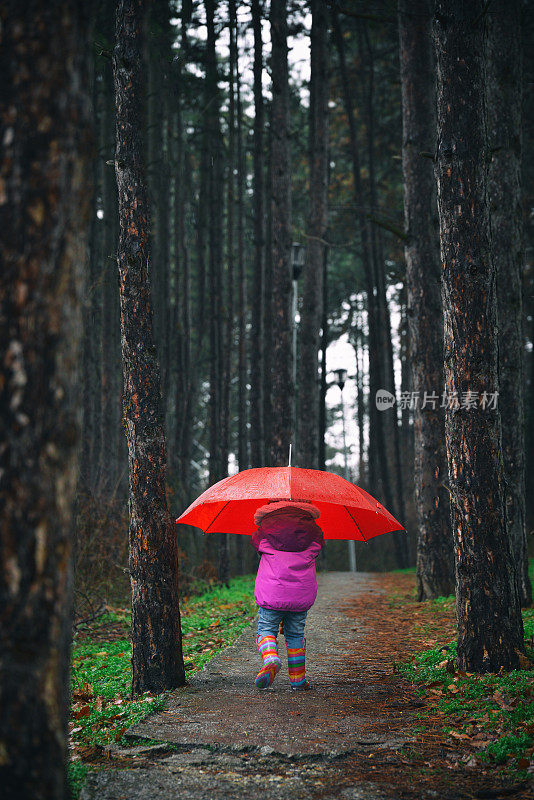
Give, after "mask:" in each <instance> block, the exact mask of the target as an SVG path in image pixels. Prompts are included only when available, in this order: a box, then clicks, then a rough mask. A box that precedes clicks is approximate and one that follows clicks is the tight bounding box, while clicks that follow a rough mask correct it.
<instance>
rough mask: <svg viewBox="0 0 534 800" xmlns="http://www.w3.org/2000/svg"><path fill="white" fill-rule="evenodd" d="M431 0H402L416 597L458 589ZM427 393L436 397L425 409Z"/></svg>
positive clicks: (400, 20) (403, 150)
mask: <svg viewBox="0 0 534 800" xmlns="http://www.w3.org/2000/svg"><path fill="white" fill-rule="evenodd" d="M430 34H431V17H430V5H429V0H400V2H399V35H400V69H401V84H402V118H403V141H402V169H403V175H404V219H405V228H406V236H407V240H406V244H405V248H404V253H405V257H406V282H407V290H408V298H407V302H408V308H407V318H408V324H409V326H410V361H411V366H412V381H413V391H414V392H416V393H417V395H416V396H417V397H419V402H418V403H416V406H415V409H414V437H415V441H414V446H415V451H414V478H415V505H416V512H417V599H418V600H427V599H429V598H432V597H439V596H440V595H444V596H447V595H449V594H451V593H452V592H453V590H454V554H453V546H452V533H451V531H450V516H449V515H450V509H449V503H448V497H447V491H446V488H445V485H444V482H445V481H446V478H447V461H446V456H445V442H444V438H445V436H444V434H445V429H444V417H443V411H442V409H441V408H440V399H441V392H442V391H443V389H442V387H443V325H442V318H443V311H442V307H441V296H440V289H439V276H440V260H439V251H438V246H439V243H438V231H437V227H436V223H435V215H436V191H435V179H434V174H433V168H432V162H431V160H430V159H429V158H425V157H424V156H422V155H421V154H422V153H425V152H426V153H429V152H430V153H432V152H434V149H435V112H434V103H435V85H434V74H435V73H434V65H433V59H432V52H431V38H430ZM425 392H427V395H428V396H429V395H430V394H431V393H434V394H435V395H436V397H437V400H435V401H434V402H433V403H431V402H428V403H426V404H425V407H424V408H423V400H424V398H425V394H424V393H425Z"/></svg>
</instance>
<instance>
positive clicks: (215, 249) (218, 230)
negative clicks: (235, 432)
mask: <svg viewBox="0 0 534 800" xmlns="http://www.w3.org/2000/svg"><path fill="white" fill-rule="evenodd" d="M205 8H206V20H207V30H208V37H207V44H206V108H207V111H206V125H207V126H208V130H207V137H208V154H209V155H208V206H209V247H208V261H209V277H210V287H209V307H210V320H209V325H210V438H209V441H210V447H209V450H210V459H209V481H210V484H212V483H216V482H217V481H218V480H220V478H222V477H223V475H226V473H227V465H226V469H225V465H224V464H223V463H222V448H221V420H222V413H221V409H222V342H221V340H222V315H221V304H222V299H223V298H222V293H221V290H222V280H221V272H222V249H221V248H222V211H223V209H222V200H223V195H222V161H221V155H222V154H221V147H220V140H221V130H220V116H219V115H220V98H219V88H218V70H217V57H216V49H215V45H216V34H215V21H214V15H215V2H214V0H205Z"/></svg>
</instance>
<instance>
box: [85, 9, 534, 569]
mask: <svg viewBox="0 0 534 800" xmlns="http://www.w3.org/2000/svg"><path fill="white" fill-rule="evenodd" d="M114 14H115V4H114V3H113V2H108V1H107V0H105V1H103V2H100V3H99V4H98V14H97V16H96V22H95V26H94V34H93V38H94V47H93V52H92V92H93V103H94V112H95V113H94V122H95V128H96V148H95V152H94V157H93V159H92V173H93V182H94V188H95V192H94V201H93V212H92V217H91V226H90V262H89V264H90V266H89V269H90V276H89V281H88V290H87V293H86V296H85V298H84V300H85V302H84V339H83V382H84V389H83V449H82V458H81V472H80V482H79V488H78V530H79V545H78V574H79V576H80V577H81V578H90V580H91V581H92V582H94V581H98V580H100V579H104V578H105V579H106V580H107V579H108V578H109V577H110V575H109V572H110V570H111V571H112V572H113V570H118V571H120V570H121V568H122V567H124V564H125V563H126V557H127V542H126V539H125V537H124V530H125V526H126V525H127V495H128V454H127V445H126V437H125V435H124V430H123V425H122V421H121V392H122V375H121V349H120V326H119V285H118V276H117V269H116V248H117V237H118V212H117V191H116V182H115V174H114V168H113V165H114V147H115V142H114V136H115V133H114V126H115V111H114V103H115V99H114V89H113V75H112V64H111V52H112V48H113V36H114ZM208 17H210V18H209V19H208ZM328 18H329V19H330V17H328ZM267 19H268V11H267V10H266V8H265V7H264V5H263V3H261V2H259V0H258V1H257V2H256V1H255V2H252V4H251V5H250V4H246V5H244V4H234V3H232V2H230V3H209V2H208V3H205V4H204V3H193V4H190V3H188V2H184V3H179V2H178V3H175V2H158V3H153V4H151V5H150V8H149V15H148V19H147V22H146V52H145V69H146V74H145V78H146V92H147V94H146V105H145V117H144V121H143V131H142V134H143V142H144V153H145V158H146V166H147V177H148V189H149V200H150V206H151V219H152V227H151V234H152V254H153V259H152V265H151V272H150V281H151V288H152V296H153V305H154V331H155V340H156V346H157V353H158V357H159V362H160V367H161V387H162V397H163V402H164V409H165V425H166V438H167V452H168V473H167V474H168V496H169V501H170V506H171V511H172V514H173V516H174V517H176V516H179V514H180V513H181V512H182V511H183V510H184V509H185V508H186V507H187V506H188V505H189V503H190V502H191V501H192V500H193V499H194V498H195V497H196V496H197V495H198V494H199V493H201V492H202V491H203V490H204V489H205V488H206V487H207V485H208V484H209V483H212V482H214V481H215V480H218V479H220V478H222V477H224V476H225V475H226V474H228V471H236V470H237V469H240V470H241V469H246V468H248V467H254V466H268V465H270V463H271V458H270V455H271V454H270V448H269V441H270V438H269V437H270V434H269V428H270V423H271V415H272V410H271V408H270V381H271V368H270V358H271V342H272V340H273V336H274V335H275V331H273V327H272V326H273V320H274V322H275V317H274V315H273V314H272V312H271V310H270V300H271V297H272V290H271V281H272V263H271V254H272V243H271V241H270V238H269V234H268V232H269V219H268V216H269V203H268V202H267V199H266V192H267V187H268V186H269V171H270V170H272V169H273V165H272V163H270V159H269V153H270V152H272V151H271V148H270V125H271V113H270V111H271V99H272V91H271V81H270V75H271V70H272V64H271V47H270V41H269V39H270V35H269V26H268V24H267ZM336 19H337V25H338V26H339V31H338V34H339V35H340V36H341V37H342V41H343V51H344V53H343V56H344V65H343V68H342V66H341V64H340V50H339V41H338V42H337V46H336V32H335V31H334V30H333V29H332V25H331V22H329V27H330V30H329V40H328V48H329V51H330V53H331V57H330V59H329V61H330V63H329V67H328V77H329V80H328V93H329V94H328V118H329V119H328V125H329V136H328V162H329V175H328V222H327V232H326V235H325V237H324V241H325V242H326V243H327V246H326V247H325V248H324V259H323V260H324V265H323V268H324V276H325V277H326V282H325V285H324V296H323V297H324V304H325V305H324V309H325V310H324V314H323V316H322V320H321V331H320V334H321V339H320V369H319V372H318V375H317V381H319V382H320V383H321V406H322V407H323V409H324V410H323V412H322V413H320V414H319V420H318V426H317V427H316V429H314V430H312V434H311V435H313V436H315V437H317V448H316V463H313V464H311V463H302V461H301V460H299V456H300V454H299V446H298V445H299V443H298V438H297V441H296V442H295V445H296V448H295V450H294V453H293V464H294V465H296V466H312V467H316V468H319V469H329V470H332V471H338V472H340V473H341V474H344V467H343V464H344V453H343V439H342V436H341V435H339V431H340V430H341V428H340V419H341V414H342V407H341V395H340V393H339V389H338V388H337V387H336V388H334V389H330V390H329V394H328V398H329V405H328V406H327V405H326V402H325V399H324V398H325V395H326V386H327V385H329V384H330V383H332V382H335V378H336V376H335V375H334V374H333V373H328V372H326V374H324V370H323V367H322V365H323V364H324V353H325V351H326V349H327V348H328V346H329V345H331V344H332V343H334V342H336V340H338V339H339V338H340V337H345V338H346V340H347V341H348V343H349V345H350V346H351V347H352V348H353V349H354V363H355V364H356V370H354V369H351V365H350V364H349V365H348V369H349V372H350V375H349V380H352V381H354V383H355V392H354V395H355V397H356V402H355V403H354V404H348V403H347V404H346V408H345V414H346V424H347V427H348V426H353V427H354V426H355V425H357V426H358V429H359V442H358V445H359V446H358V448H357V450H356V449H355V448H353V452H351V453H349V454H348V461H349V474H348V477H349V479H350V480H352V481H354V482H356V483H358V484H360V485H362V486H364V487H365V488H367V489H368V490H369V491H370V492H372V493H373V494H375V495H376V496H378V497H379V498H380V499H382V500H383V502H385V503H386V504H387V503H388V502H389V504H390V506H391V510H392V512H393V513H394V514H395V515H396V516H397V517H398V518H399V519H401V520H402V521H403V522H405V525H406V528H407V530H408V540H407V545H408V546H407V547H405V546H404V540H402V541H398V540H397V541H395V537H385V538H383V539H379V540H374V541H373V542H371V543H369V544H365V545H362V544H358V545H357V564H358V568H359V569H363V570H374V569H388V568H392V567H395V566H407V565H408V564H409V563H414V559H415V524H416V518H415V510H414V497H413V486H414V477H413V411H412V410H411V409H410V408H409V407H405V408H401V407H400V405H403V404H402V403H401V404H399V403H398V404H397V410H396V411H388V412H382V414H376V413H374V411H373V408H372V405H373V404H372V403H370V376H369V327H368V325H369V321H368V313H367V303H366V290H367V288H368V287H367V284H366V275H365V265H364V264H363V263H362V243H361V227H359V226H358V225H357V224H355V217H358V216H360V217H361V216H362V215H363V218H364V220H365V225H366V227H367V234H368V236H369V237H370V240H371V248H370V251H371V257H372V259H373V264H372V271H373V276H374V284H375V285H374V291H375V292H376V295H377V312H376V313H377V314H378V317H379V320H380V330H381V334H382V335H381V336H380V337H379V341H378V342H377V343H376V347H377V355H378V360H379V370H380V371H379V378H378V385H379V386H380V387H382V388H386V389H388V390H390V391H393V384H392V373H393V371H394V373H395V376H396V383H395V392H396V396H397V400H398V401H399V400H400V399H401V393H403V395H404V397H408V395H407V394H406V393H409V392H411V391H412V388H413V387H412V384H411V371H410V337H409V331H408V322H407V313H406V309H407V304H406V266H405V258H404V245H405V239H406V237H405V233H404V214H403V188H402V158H401V150H402V109H401V82H400V75H399V35H398V24H397V11H396V5H395V4H394V3H390V4H388V3H381V4H380V13H367V12H366V11H365V10H364V9H363V8H362V6H361V4H358V3H346V4H344V5H343V4H342V6H340V8H339V10H338V11H337V12H336ZM207 23H208V28H207V27H206V26H207ZM287 24H288V34H289V37H290V39H289V42H290V45H289V46H290V49H291V46H292V43H294V42H295V41H297V42H298V41H299V40H300V41H301V42H302V40H303V39H304V38H306V37H309V34H310V31H309V28H310V25H311V16H310V13H309V11H308V9H307V8H306V6H305V4H302V3H299V2H294V3H290V4H289V6H288V17H287ZM255 28H256V30H258V29H259V28H261V30H262V35H263V38H264V40H266V44H264V46H263V48H262V49H261V50H260V52H258V49H259V48H258V41H257V40H256V55H255V43H254V30H255ZM533 28H534V12H533V9H532V6H531V5H530V4H528V3H526V4H524V6H523V8H522V26H521V31H522V36H523V38H524V41H525V43H527V42H528V41H531V37H532V31H533ZM208 29H209V30H210V35H209V37H208V36H207V34H206V31H207V30H208ZM305 55H308V54H306V53H305ZM255 58H256V70H258V59H259V58H261V78H260V79H258V72H257V71H256V83H254V77H255V76H254V59H255ZM292 59H293V57H292V55H291V54H290V59H289V60H290V64H291V65H292V66H291V67H290V72H289V102H290V138H289V141H290V158H291V201H292V219H291V237H292V241H293V242H294V243H295V244H297V245H300V250H301V252H300V253H299V252H298V248H294V252H293V253H292V259H293V261H294V266H293V269H294V274H295V272H297V273H298V271H299V269H300V271H301V274H302V263H303V261H304V251H305V249H306V244H307V241H309V237H308V236H307V231H308V215H309V210H310V198H311V197H312V196H313V190H314V189H313V186H311V185H310V147H311V143H310V136H311V133H312V132H311V130H310V109H309V97H310V86H309V85H308V82H307V81H305V80H304V79H303V78H302V70H301V69H299V66H301V65H299V64H298V63H297V64H295V63H294V60H293V63H292ZM533 80H534V60H533V57H532V48H529V47H527V46H526V47H524V64H523V85H524V87H525V91H524V92H523V130H522V136H523V159H522V186H523V194H522V197H521V205H522V208H523V217H524V230H525V253H526V260H525V268H524V273H523V297H524V303H523V314H524V320H523V322H524V327H523V330H524V358H525V375H526V381H525V386H524V392H525V409H526V415H525V434H526V443H527V446H526V475H527V483H528V486H529V487H530V489H531V490H530V491H527V493H526V498H527V514H528V529H529V530H530V529H531V528H532V525H533V521H534V491H532V489H534V486H533V485H532V480H533V479H532V475H533V473H534V402H533V398H532V387H533V385H534V382H533V375H534V372H533V371H534V358H533V348H532V342H533V340H534V291H533V284H534V275H533V267H532V243H533V241H534V215H533V213H532V207H533V196H532V186H533V185H534V142H533V141H532V136H533V134H532V131H533V129H534V125H533V122H534V101H533V99H532V92H531V91H529V90H528V87H531V86H532V82H533ZM344 81H345V82H346V86H348V90H349V92H350V95H351V97H352V101H353V115H354V122H355V126H354V127H355V133H356V137H357V147H358V151H359V171H360V181H361V186H360V187H359V188H360V189H361V194H360V197H361V200H359V202H356V198H355V187H354V173H353V168H352V162H351V142H350V132H349V125H348V118H347V107H346V103H345V101H344ZM260 93H261V94H260ZM258 103H259V104H260V105H261V107H262V114H258V113H255V109H257V108H258ZM428 155H429V156H430V155H431V154H428ZM258 185H259V192H260V197H259V198H258V189H257V187H258ZM258 203H259V206H258V205H257V204H258ZM258 214H259V215H260V217H259V218H260V223H259V229H258ZM436 237H437V233H436ZM302 283H303V280H302V277H299V284H298V285H299V292H298V297H299V299H298V311H299V312H300V313H302V306H303V291H302ZM435 324H436V331H437V330H438V327H439V321H438V320H436V321H435ZM392 342H393V344H392ZM303 347H305V342H304V343H303V336H302V326H301V325H300V324H297V362H298V359H299V353H300V351H301V349H302V348H303ZM327 367H328V361H327ZM299 377H300V371H299V370H297V372H296V394H297V400H296V409H297V410H296V414H297V419H298V424H299V426H301V428H303V429H304V428H306V425H307V418H306V417H304V416H302V415H300V416H299V413H300V412H299V405H300V402H301V400H302V402H303V403H304V400H305V398H304V396H302V397H301V395H300V394H299V392H302V389H301V386H300V385H299ZM375 380H376V378H375ZM430 388H431V389H432V390H435V391H437V392H438V393H439V392H440V391H441V390H442V387H439V386H438V387H434V386H432V387H430ZM303 390H304V392H306V391H307V387H306V386H304V387H303ZM346 394H347V391H346V390H345V395H346ZM332 398H335V400H338V402H337V404H334V403H335V400H334V401H332ZM404 405H406V406H409V403H407V402H406V401H405V403H404ZM501 411H503V415H504V416H506V409H501ZM333 425H337V427H336V428H335V430H336V432H337V433H336V435H335V436H334V435H333V434H332V433H331V428H332V426H333ZM378 425H380V426H382V427H383V431H384V439H383V441H384V445H383V448H384V449H383V452H379V449H378V443H379V437H378V436H373V435H372V434H371V435H370V434H369V431H370V426H371V428H374V427H376V426H378ZM179 543H180V553H181V569H182V573H183V578H184V579H185V578H186V577H187V575H189V576H204V577H210V576H214V575H215V574H216V571H217V560H218V556H217V548H214V547H213V545H212V543H211V542H206V539H205V537H203V536H202V534H201V533H200V532H198V533H194V532H193V531H192V530H191V529H190V528H185V527H183V528H182V530H180V532H179ZM228 544H229V548H230V571H231V573H232V574H238V573H242V572H248V571H251V569H253V567H254V560H253V559H254V556H253V554H252V553H251V548H249V547H247V544H248V542H244V541H241V537H229V543H228ZM103 555H105V558H103V557H102V556H103ZM345 563H346V545H345V544H343V543H332V542H331V543H329V545H328V547H327V550H326V554H325V559H324V562H323V565H324V566H326V567H328V568H339V567H340V566H343V565H344V564H345Z"/></svg>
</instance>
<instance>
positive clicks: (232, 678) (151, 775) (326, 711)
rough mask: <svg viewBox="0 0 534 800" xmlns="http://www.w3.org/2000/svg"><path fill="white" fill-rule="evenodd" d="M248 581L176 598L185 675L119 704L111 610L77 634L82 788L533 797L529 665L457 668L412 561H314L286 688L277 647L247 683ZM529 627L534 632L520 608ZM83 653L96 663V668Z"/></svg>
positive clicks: (376, 797) (440, 609)
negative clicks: (343, 568)
mask: <svg viewBox="0 0 534 800" xmlns="http://www.w3.org/2000/svg"><path fill="white" fill-rule="evenodd" d="M251 586H252V580H251V579H237V581H235V582H233V585H232V587H231V589H229V590H225V589H221V590H215V591H214V592H212V593H211V595H208V594H207V595H205V596H204V598H198V599H193V600H192V601H191V602H190V603H189V604H188V603H185V604H184V613H183V627H184V644H185V654H186V660H187V662H188V664H187V665H188V667H189V668H190V675H191V676H192V677H191V678H190V680H189V681H188V685H187V686H185V687H183V688H181V689H178V690H177V691H175V692H173V693H171V694H169V695H168V696H166V697H159V698H152V697H150V696H147V697H146V698H143V699H141V700H140V701H139V700H138V701H136V702H135V703H130V702H129V701H128V700H127V699H126V695H125V691H126V684H125V685H124V686H122V684H121V686H119V685H118V684H117V685H116V686H114V685H113V680H111V683H109V681H108V683H109V685H108V684H104V683H99V680H100V678H99V676H100V677H102V676H104V677H105V675H106V674H108V673H111V674H113V673H114V668H113V665H111V666H110V664H109V663H108V662H112V661H113V659H114V658H117V660H118V661H117V667H116V671H117V676H116V680H117V681H118V682H119V683H120V681H123V682H124V681H125V680H127V669H126V670H125V669H124V667H125V664H126V662H123V661H121V659H127V658H128V653H127V650H128V648H127V640H126V641H125V640H124V629H123V628H121V625H122V624H124V622H125V621H124V620H122V621H121V619H120V617H119V618H118V619H116V618H113V617H112V618H110V619H105V620H104V621H103V622H102V620H101V621H100V623H99V625H100V630H99V626H96V627H95V626H93V627H92V628H89V629H88V630H87V631H85V632H84V633H82V635H81V637H79V638H78V641H77V642H76V645H75V648H74V675H73V680H74V685H75V687H77V689H75V690H74V698H73V699H74V706H73V720H72V723H71V735H72V752H73V758H74V761H73V773H72V774H73V778H74V780H75V781H76V778H79V779H81V778H82V777H83V778H85V773H86V772H87V769H88V766H89V767H90V772H89V774H88V775H87V777H86V780H85V783H84V786H83V788H82V792H81V798H82V800H96V798H98V799H99V800H119V798H121V800H124V799H125V798H128V799H130V798H131V800H134V798H135V799H136V800H137V799H138V800H145V798H147V800H148V798H155V800H158V798H173V799H174V798H176V800H182V799H183V800H186V799H187V800H200V799H201V798H216V800H219V799H221V800H222V799H223V798H232V800H233V798H236V800H237V798H239V800H248V799H249V798H251V799H252V798H254V800H255V798H256V797H257V796H258V795H261V796H262V797H266V798H272V799H273V800H274V799H275V798H276V799H277V800H283V799H285V798H288V800H289V798H292V800H293V799H294V800H301V799H302V800H308V798H309V799H310V800H312V798H317V800H319V798H322V799H323V800H393V798H399V799H400V798H406V799H407V800H409V798H444V800H445V799H447V798H450V800H452V798H459V799H460V798H473V797H476V798H499V797H503V798H504V797H512V798H517V799H518V800H519V799H520V798H521V800H522V798H534V790H533V784H532V777H533V776H534V723H533V712H534V670H532V669H531V667H532V664H530V663H529V662H528V661H527V660H525V662H524V664H523V666H524V667H525V669H522V670H520V671H517V672H514V673H510V674H509V675H505V674H503V675H493V676H482V677H481V676H474V675H466V674H462V673H458V672H457V670H456V668H455V661H454V655H455V653H454V644H453V640H454V633H455V632H454V609H453V601H452V599H451V598H440V599H439V600H437V601H431V602H427V603H416V601H415V597H414V575H413V574H412V573H410V572H408V573H388V574H363V573H357V575H353V574H350V573H323V574H321V575H320V580H319V595H318V599H317V602H316V604H315V605H314V607H313V609H312V610H311V612H310V614H309V617H308V622H307V634H306V635H307V642H308V653H307V656H308V658H307V674H308V677H309V679H310V681H311V682H312V686H313V689H312V691H310V692H293V691H292V690H291V688H290V687H289V682H288V678H287V671H286V669H285V666H284V659H283V667H282V670H281V671H280V673H279V675H278V677H277V679H276V681H275V683H274V685H273V687H272V688H271V689H269V690H267V691H265V692H259V691H258V690H256V689H255V687H254V684H253V680H254V677H255V674H256V671H257V669H258V668H259V658H258V656H257V654H256V652H255V647H254V635H255V630H254V628H253V626H251V625H250V622H251V621H252V618H253V614H254V606H253V601H252V597H251V592H250V590H251ZM225 593H226V594H225ZM114 613H115V617H116V615H117V613H118V611H117V610H115V612H114ZM124 614H126V610H125V609H124ZM225 617H226V618H227V619H228V621H227V622H226V621H225V619H224V618H225ZM114 620H115V621H114ZM113 625H115V626H116V628H115V633H114V634H113V633H110V630H109V629H110V626H111V631H113ZM106 626H107V627H106ZM239 630H242V632H241V633H240V634H239V635H238V637H237V639H235V636H236V634H237V633H238V632H239ZM525 630H526V635H527V638H528V639H529V644H530V645H532V635H533V633H534V611H533V610H532V609H528V610H527V611H526V612H525ZM99 636H100V639H99ZM106 636H107V639H108V640H109V639H111V642H109V641H107V640H106V641H104V639H105V638H106ZM114 637H115V643H114V642H113V639H114ZM232 639H234V643H233V644H231V645H230V646H229V647H226V648H224V645H225V644H227V643H228V642H230V641H232ZM280 641H281V643H282V642H283V639H281V640H280ZM112 645H113V646H114V647H115V648H116V649H117V651H120V652H117V653H115V655H113V647H112ZM99 647H100V648H102V649H101V650H100V651H98V648H99ZM110 647H111V651H110ZM94 648H97V651H96V653H95V652H94ZM221 648H224V649H221ZM214 649H215V650H218V652H217V654H216V655H215V656H214V657H213V658H211V660H210V661H209V662H208V663H207V666H206V667H205V668H204V669H202V670H201V669H199V667H202V666H203V662H204V663H205V661H206V659H207V658H209V657H210V656H211V655H212V653H213V650H214ZM281 649H283V648H281ZM99 652H100V656H99V655H98V653H99ZM282 655H283V654H282ZM529 655H531V652H530V651H529ZM95 657H101V658H102V659H103V660H104V661H105V662H106V664H107V666H105V667H104V666H102V667H99V666H98V663H97V665H96V669H95ZM99 670H100V671H99ZM106 670H107V671H108V672H106ZM100 672H102V675H100ZM89 677H90V678H91V683H90V682H89ZM84 691H85V695H84V694H83V692H84ZM115 691H116V692H118V694H116V695H114V694H113V692H115ZM76 692H77V693H78V694H76ZM146 710H150V711H151V712H152V713H151V715H150V716H149V717H148V718H145V719H143V714H144V713H145V712H146ZM80 714H81V716H80Z"/></svg>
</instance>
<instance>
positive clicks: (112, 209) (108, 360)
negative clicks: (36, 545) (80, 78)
mask: <svg viewBox="0 0 534 800" xmlns="http://www.w3.org/2000/svg"><path fill="white" fill-rule="evenodd" d="M112 16H113V15H110V17H111V19H112ZM111 19H110V24H111V26H112V22H111ZM110 29H112V27H111V28H110ZM105 67H106V68H105V71H104V74H103V77H102V83H103V86H104V93H103V103H102V112H103V113H102V123H101V124H102V135H101V139H100V153H99V157H100V160H101V164H102V206H103V211H104V218H103V228H104V230H103V246H102V262H101V270H102V340H101V364H102V368H101V425H100V430H101V434H100V440H101V449H100V482H101V486H102V488H103V489H105V491H106V494H107V495H108V496H111V495H112V494H113V492H114V490H115V488H116V481H117V476H118V471H119V459H118V452H119V434H120V429H121V418H120V311H119V287H118V284H117V272H116V249H117V188H116V185H115V176H114V173H113V169H112V167H111V166H110V164H109V162H110V161H113V151H114V135H115V100H114V93H113V74H112V70H111V65H110V64H106V65H105Z"/></svg>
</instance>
